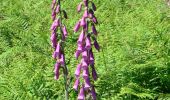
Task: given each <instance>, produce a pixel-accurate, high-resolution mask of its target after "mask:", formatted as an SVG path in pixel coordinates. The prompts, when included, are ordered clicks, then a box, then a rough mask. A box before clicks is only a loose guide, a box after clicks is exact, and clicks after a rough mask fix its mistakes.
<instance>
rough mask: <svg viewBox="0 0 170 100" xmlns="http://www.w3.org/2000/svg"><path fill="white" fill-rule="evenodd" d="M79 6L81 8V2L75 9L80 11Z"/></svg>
mask: <svg viewBox="0 0 170 100" xmlns="http://www.w3.org/2000/svg"><path fill="white" fill-rule="evenodd" d="M81 8H82V3H80V4H79V5H78V6H77V11H78V12H80V11H81Z"/></svg>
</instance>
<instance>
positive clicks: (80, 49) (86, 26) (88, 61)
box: [73, 0, 100, 100]
mask: <svg viewBox="0 0 170 100" xmlns="http://www.w3.org/2000/svg"><path fill="white" fill-rule="evenodd" d="M89 4H91V6H89ZM83 6H84V14H83V16H82V18H81V19H80V20H79V21H78V22H77V23H76V25H75V27H74V32H78V31H79V30H80V28H81V29H82V30H81V33H80V35H79V38H78V40H77V50H76V52H75V57H76V59H79V58H80V55H81V61H80V64H78V65H77V68H76V71H75V77H76V81H75V83H74V86H73V88H74V89H75V90H76V91H78V89H79V87H81V88H80V92H79V95H78V100H84V99H85V97H86V95H87V94H88V93H91V97H92V99H93V100H96V92H95V88H94V85H93V84H92V82H91V81H92V80H90V75H92V78H93V79H94V80H97V73H96V70H95V67H94V64H95V62H94V55H93V50H92V46H94V47H95V48H96V49H97V50H98V51H99V50H100V46H99V44H98V42H97V35H98V32H97V30H96V27H95V24H97V23H98V22H97V19H96V17H95V15H94V11H96V6H95V4H94V3H93V2H92V1H89V0H82V2H80V3H79V5H78V7H77V11H78V12H80V11H81V10H82V7H83ZM90 68H91V71H92V72H91V74H90V72H89V71H90ZM81 72H82V74H81ZM80 76H82V80H83V81H82V82H80V81H81V77H80Z"/></svg>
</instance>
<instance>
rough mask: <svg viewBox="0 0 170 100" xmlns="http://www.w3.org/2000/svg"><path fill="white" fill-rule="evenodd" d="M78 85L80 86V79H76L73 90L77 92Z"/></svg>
mask: <svg viewBox="0 0 170 100" xmlns="http://www.w3.org/2000/svg"><path fill="white" fill-rule="evenodd" d="M79 84H80V79H76V81H75V82H74V86H73V89H75V90H76V91H78V87H79Z"/></svg>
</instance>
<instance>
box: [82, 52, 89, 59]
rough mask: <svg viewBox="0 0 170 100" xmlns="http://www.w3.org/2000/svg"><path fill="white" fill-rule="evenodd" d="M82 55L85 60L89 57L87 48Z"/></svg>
mask: <svg viewBox="0 0 170 100" xmlns="http://www.w3.org/2000/svg"><path fill="white" fill-rule="evenodd" d="M82 57H83V59H84V60H87V59H88V55H87V50H85V51H83V52H82Z"/></svg>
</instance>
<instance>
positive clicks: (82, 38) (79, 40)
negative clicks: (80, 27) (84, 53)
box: [77, 31, 85, 45]
mask: <svg viewBox="0 0 170 100" xmlns="http://www.w3.org/2000/svg"><path fill="white" fill-rule="evenodd" d="M84 36H85V33H84V31H82V32H81V34H80V35H79V38H78V41H77V43H78V44H80V45H81V44H82V43H83V40H84Z"/></svg>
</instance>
